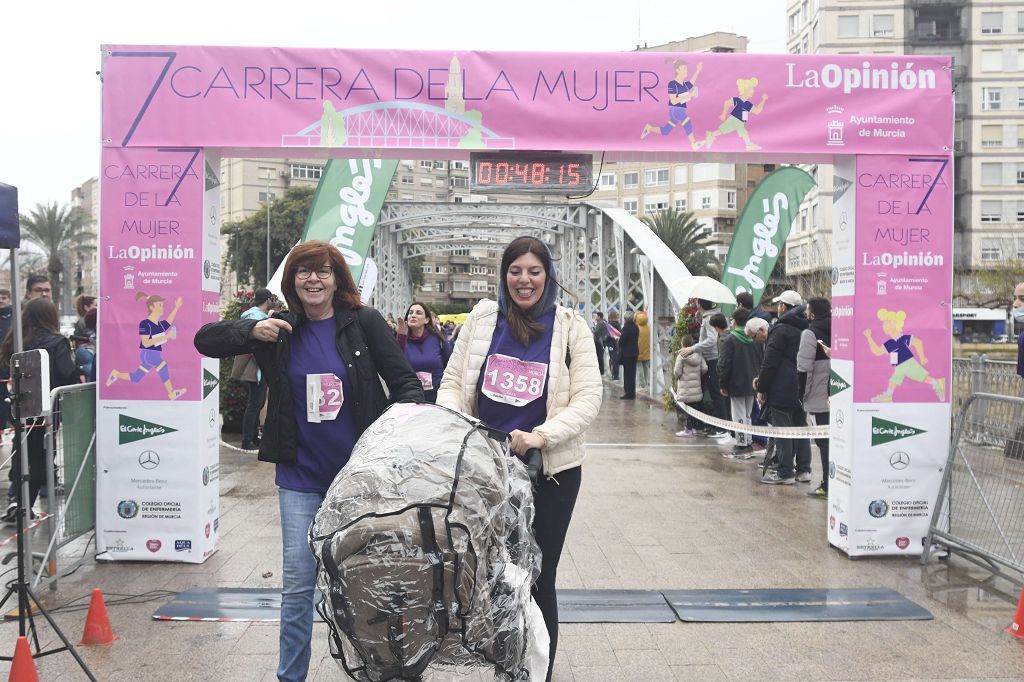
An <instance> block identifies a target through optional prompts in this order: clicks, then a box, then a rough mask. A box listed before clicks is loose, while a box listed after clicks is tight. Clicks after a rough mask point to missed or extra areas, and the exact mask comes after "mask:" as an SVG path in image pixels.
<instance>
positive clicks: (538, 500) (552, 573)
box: [533, 467, 582, 680]
mask: <svg viewBox="0 0 1024 682" xmlns="http://www.w3.org/2000/svg"><path fill="white" fill-rule="evenodd" d="M554 478H555V480H554V481H552V480H550V479H548V477H547V476H541V478H540V481H539V482H538V483H537V491H536V492H535V493H534V495H533V507H534V517H533V535H534V537H535V538H536V539H537V544H538V545H539V546H540V551H541V553H542V558H541V567H540V577H538V578H537V582H536V583H534V585H533V598H534V600H535V601H536V602H537V606H539V607H540V612H541V613H542V614H544V625H545V626H547V629H548V636H549V637H551V648H550V649H549V650H548V653H549V656H548V675H547V679H548V680H550V679H551V671H552V670H553V669H554V666H555V651H556V650H557V649H558V598H557V596H556V595H555V578H556V576H557V573H558V560H559V559H560V558H561V557H562V547H563V546H564V545H565V534H566V533H567V532H568V531H569V521H570V520H572V510H573V508H574V507H575V506H576V496H577V495H579V492H580V482H581V480H582V472H581V470H580V467H573V468H572V469H566V470H565V471H561V472H559V473H557V474H555V476H554ZM556 481H557V483H556Z"/></svg>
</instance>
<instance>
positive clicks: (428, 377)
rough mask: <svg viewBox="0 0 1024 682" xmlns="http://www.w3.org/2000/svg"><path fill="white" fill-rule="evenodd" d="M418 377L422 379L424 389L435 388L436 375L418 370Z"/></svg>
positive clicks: (421, 383) (430, 389)
mask: <svg viewBox="0 0 1024 682" xmlns="http://www.w3.org/2000/svg"><path fill="white" fill-rule="evenodd" d="M416 378H417V379H419V380H420V385H421V386H422V387H423V390H424V391H432V390H434V375H433V374H431V373H430V372H416Z"/></svg>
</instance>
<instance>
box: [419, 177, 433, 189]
mask: <svg viewBox="0 0 1024 682" xmlns="http://www.w3.org/2000/svg"><path fill="white" fill-rule="evenodd" d="M420 184H421V185H430V186H431V187H433V186H434V178H420Z"/></svg>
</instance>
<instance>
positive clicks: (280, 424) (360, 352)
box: [195, 308, 424, 463]
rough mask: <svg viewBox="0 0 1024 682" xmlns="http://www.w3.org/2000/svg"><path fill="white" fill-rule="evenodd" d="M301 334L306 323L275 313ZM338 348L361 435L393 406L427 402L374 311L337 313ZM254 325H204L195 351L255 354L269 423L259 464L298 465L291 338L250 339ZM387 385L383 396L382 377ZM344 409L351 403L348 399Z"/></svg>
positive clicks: (227, 322)
mask: <svg viewBox="0 0 1024 682" xmlns="http://www.w3.org/2000/svg"><path fill="white" fill-rule="evenodd" d="M273 317H276V318H280V319H282V320H284V321H286V322H288V323H289V324H290V325H292V329H293V330H298V329H299V328H300V326H301V324H302V321H303V320H304V318H299V316H297V315H295V314H294V313H290V312H288V313H275V314H274V315H273ZM334 321H335V324H336V326H337V335H336V336H335V344H336V347H337V349H338V355H340V356H341V359H342V362H344V363H345V367H346V369H347V370H348V374H349V381H350V382H351V384H352V387H353V392H354V393H355V395H354V396H352V397H351V401H352V408H353V410H354V413H355V415H354V416H355V424H356V430H357V435H358V434H361V433H362V432H363V431H364V430H366V427H368V426H369V425H370V424H372V423H373V421H374V420H375V419H377V417H379V416H380V415H381V413H382V412H383V411H384V410H385V409H386V408H387V406H388V405H389V404H390V403H391V402H411V401H417V400H423V399H424V398H423V389H422V388H421V385H420V380H419V379H417V378H416V374H414V373H413V371H412V368H411V367H410V366H409V361H408V360H407V359H406V357H405V353H403V352H402V349H401V348H399V346H398V342H397V341H396V340H395V335H394V334H393V333H392V332H391V329H390V328H389V327H388V325H387V322H385V321H384V318H383V317H381V316H380V314H379V313H378V312H377V311H376V310H374V309H373V308H359V309H357V310H351V309H348V308H345V309H340V310H335V312H334ZM256 322H257V321H256V320H225V321H223V322H212V323H210V324H208V325H205V326H204V327H203V328H202V329H200V330H199V331H198V332H197V333H196V338H195V346H196V349H197V350H198V351H199V352H200V353H202V354H203V355H206V356H208V357H211V358H226V357H230V356H232V355H241V354H242V353H252V354H253V356H254V357H255V358H256V364H257V365H259V368H260V370H261V371H262V372H263V376H264V377H265V379H266V381H267V388H268V395H269V397H268V403H267V420H266V422H265V423H264V425H263V438H262V439H261V441H260V453H259V459H260V461H263V462H275V463H277V462H281V463H291V462H294V461H295V460H296V457H297V454H296V430H297V427H296V417H297V415H295V409H294V406H293V404H292V400H291V388H290V387H289V385H288V358H289V354H290V352H291V334H281V335H280V337H279V338H278V340H277V342H276V343H267V342H263V341H255V340H253V339H250V338H249V334H250V333H251V332H252V328H253V327H255V326H256ZM378 375H379V376H380V378H383V379H384V382H385V383H386V384H387V386H388V391H389V392H390V394H391V397H390V399H389V398H388V397H387V396H385V395H384V389H383V388H382V387H381V383H380V378H378ZM345 404H346V405H348V404H349V398H348V397H347V396H346V400H345Z"/></svg>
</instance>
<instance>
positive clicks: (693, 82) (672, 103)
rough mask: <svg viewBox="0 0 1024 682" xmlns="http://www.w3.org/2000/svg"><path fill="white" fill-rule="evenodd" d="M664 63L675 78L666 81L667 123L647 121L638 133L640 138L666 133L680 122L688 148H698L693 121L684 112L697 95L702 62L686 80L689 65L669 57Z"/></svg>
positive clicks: (702, 66)
mask: <svg viewBox="0 0 1024 682" xmlns="http://www.w3.org/2000/svg"><path fill="white" fill-rule="evenodd" d="M665 63H666V64H671V65H672V68H674V69H675V70H676V77H675V79H674V80H670V81H669V82H668V123H666V124H664V125H661V126H657V125H654V124H653V123H648V124H647V125H645V126H644V131H643V132H642V133H640V139H641V140H642V139H644V138H645V137H647V136H648V135H650V134H651V133H661V134H662V135H668V134H669V133H671V132H672V131H673V130H675V128H676V126H678V125H680V124H682V126H683V132H684V133H686V137H688V138H689V139H690V149H699V148H700V144H699V143H698V142H697V140H696V138H694V136H693V122H692V121H690V115H689V114H688V113H686V105H687V103H689V101H690V100H691V99H693V98H695V97H696V96H697V78H698V77H699V76H700V70H701V69H703V68H704V62H698V63H697V70H696V71H694V72H693V78H692V79H690V80H687V74H688V72H689V66H688V65H687V63H686V62H685V61H683V60H682V59H675V58H673V57H669V58H668V59H666V60H665Z"/></svg>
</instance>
